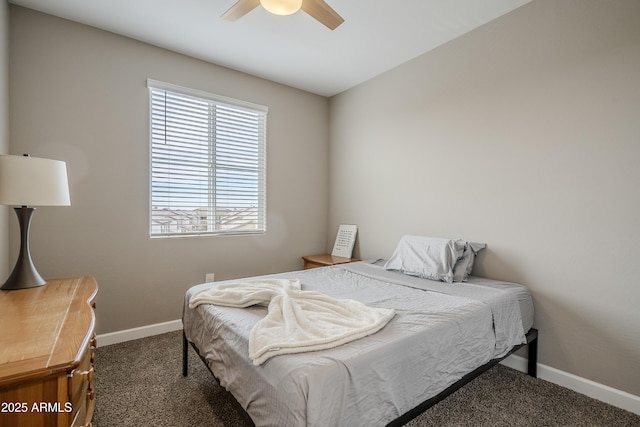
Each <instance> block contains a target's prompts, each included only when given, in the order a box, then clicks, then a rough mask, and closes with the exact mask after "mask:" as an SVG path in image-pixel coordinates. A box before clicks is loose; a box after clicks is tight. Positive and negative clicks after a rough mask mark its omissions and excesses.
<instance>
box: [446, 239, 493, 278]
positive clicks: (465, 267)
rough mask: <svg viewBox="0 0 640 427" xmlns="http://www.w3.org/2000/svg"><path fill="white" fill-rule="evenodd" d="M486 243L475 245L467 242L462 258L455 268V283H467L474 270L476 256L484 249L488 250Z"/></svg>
mask: <svg viewBox="0 0 640 427" xmlns="http://www.w3.org/2000/svg"><path fill="white" fill-rule="evenodd" d="M486 247H487V244H486V243H474V242H467V244H466V245H465V247H464V252H463V254H462V257H460V259H459V260H458V262H457V263H456V265H454V266H453V281H454V282H466V281H467V279H468V278H469V275H470V274H471V270H472V269H473V263H474V261H475V259H476V255H478V252H480V251H481V250H482V249H484V248H486Z"/></svg>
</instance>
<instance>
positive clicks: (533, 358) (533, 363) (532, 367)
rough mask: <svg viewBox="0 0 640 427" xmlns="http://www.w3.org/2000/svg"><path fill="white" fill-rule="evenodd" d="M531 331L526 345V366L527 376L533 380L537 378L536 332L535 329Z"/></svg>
mask: <svg viewBox="0 0 640 427" xmlns="http://www.w3.org/2000/svg"><path fill="white" fill-rule="evenodd" d="M531 331H532V332H534V333H533V334H532V336H531V340H530V341H529V343H528V347H529V361H528V364H527V365H528V366H527V374H529V376H532V377H533V378H538V331H537V330H536V329H532V330H531Z"/></svg>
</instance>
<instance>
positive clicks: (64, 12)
mask: <svg viewBox="0 0 640 427" xmlns="http://www.w3.org/2000/svg"><path fill="white" fill-rule="evenodd" d="M529 1H530V0H395V1H392V0H327V2H328V4H329V5H331V7H333V9H335V10H336V11H337V12H338V13H339V14H340V15H342V17H343V18H344V19H345V22H344V23H343V24H342V25H341V26H339V27H338V28H337V29H336V30H334V31H331V30H329V29H328V28H326V27H325V26H323V25H322V24H320V23H319V22H317V21H316V20H314V19H313V18H311V17H310V16H309V15H307V14H305V13H304V12H302V11H300V12H297V13H296V14H294V15H291V16H276V15H271V14H270V13H268V12H267V11H266V10H264V9H262V8H261V7H258V8H256V9H255V10H253V11H252V12H249V14H247V15H246V16H244V17H243V18H240V20H238V21H236V22H229V21H226V20H223V19H220V16H221V15H222V14H223V13H224V12H225V11H226V10H227V9H229V8H230V7H231V6H232V5H233V4H234V3H235V0H10V3H13V4H16V5H20V6H24V7H27V8H30V9H34V10H38V11H41V12H44V13H48V14H51V15H55V16H59V17H62V18H66V19H69V20H72V21H76V22H80V23H83V24H87V25H91V26H93V27H97V28H101V29H104V30H107V31H111V32H114V33H117V34H121V35H124V36H127V37H131V38H134V39H137V40H141V41H144V42H147V43H150V44H153V45H156V46H160V47H163V48H166V49H170V50H173V51H176V52H180V53H184V54H186V55H190V56H193V57H195V58H199V59H202V60H205V61H209V62H213V63H216V64H219V65H223V66H226V67H229V68H233V69H235V70H239V71H244V72H246V73H249V74H252V75H255V76H259V77H263V78H265V79H269V80H273V81H275V82H279V83H283V84H286V85H289V86H293V87H296V88H299V89H303V90H306V91H309V92H313V93H316V94H319V95H324V96H332V95H335V94H337V93H340V92H342V91H344V90H346V89H349V88H351V87H353V86H356V85H358V84H359V83H362V82H364V81H366V80H368V79H370V78H372V77H374V76H376V75H378V74H381V73H383V72H385V71H387V70H389V69H391V68H393V67H395V66H397V65H399V64H401V63H403V62H406V61H408V60H410V59H412V58H414V57H416V56H419V55H421V54H423V53H425V52H427V51H429V50H431V49H434V48H435V47H437V46H439V45H441V44H443V43H446V42H447V41H449V40H452V39H454V38H456V37H458V36H460V35H462V34H464V33H466V32H468V31H471V30H473V29H474V28H477V27H479V26H481V25H483V24H485V23H487V22H489V21H491V20H493V19H495V18H497V17H499V16H501V15H503V14H505V13H508V12H510V11H512V10H513V9H516V8H517V7H520V6H522V5H523V4H525V3H528V2H529Z"/></svg>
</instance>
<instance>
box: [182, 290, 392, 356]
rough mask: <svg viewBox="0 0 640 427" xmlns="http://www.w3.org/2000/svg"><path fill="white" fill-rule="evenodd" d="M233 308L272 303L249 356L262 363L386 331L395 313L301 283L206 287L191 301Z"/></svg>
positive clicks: (255, 329)
mask: <svg viewBox="0 0 640 427" xmlns="http://www.w3.org/2000/svg"><path fill="white" fill-rule="evenodd" d="M200 304H214V305H223V306H228V307H249V306H252V305H257V304H259V305H267V306H268V310H267V316H266V317H264V318H263V319H261V320H260V321H258V323H256V325H255V326H254V327H253V329H252V330H251V335H250V336H249V357H250V358H251V360H253V363H254V365H260V364H262V363H264V362H265V361H266V360H268V359H269V358H271V357H273V356H277V355H280V354H290V353H301V352H305V351H316V350H323V349H327V348H332V347H336V346H338V345H341V344H344V343H347V342H350V341H353V340H356V339H359V338H362V337H365V336H367V335H371V334H373V333H375V332H377V331H379V330H380V329H382V328H383V327H384V326H385V325H386V324H387V323H388V322H389V321H390V320H391V319H392V318H393V316H394V315H395V311H394V310H391V309H384V308H373V307H368V306H366V305H364V304H362V303H360V302H358V301H354V300H349V299H336V298H331V297H329V296H327V295H325V294H322V293H320V292H315V291H303V290H302V288H301V285H300V280H297V279H264V280H255V281H247V282H242V283H228V284H224V285H219V286H214V287H212V288H209V289H204V290H202V291H200V292H198V293H196V294H194V295H193V296H192V297H191V299H190V300H189V308H194V307H197V306H198V305H200Z"/></svg>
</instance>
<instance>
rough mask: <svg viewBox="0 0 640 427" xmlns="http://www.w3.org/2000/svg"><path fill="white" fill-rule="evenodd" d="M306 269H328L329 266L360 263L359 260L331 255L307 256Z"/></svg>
mask: <svg viewBox="0 0 640 427" xmlns="http://www.w3.org/2000/svg"><path fill="white" fill-rule="evenodd" d="M302 260H303V261H304V269H305V270H308V269H309V268H317V267H326V266H328V265H337V264H346V263H348V262H355V261H360V260H359V259H358V258H344V257H341V256H333V255H330V254H321V255H307V256H303V257H302Z"/></svg>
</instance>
